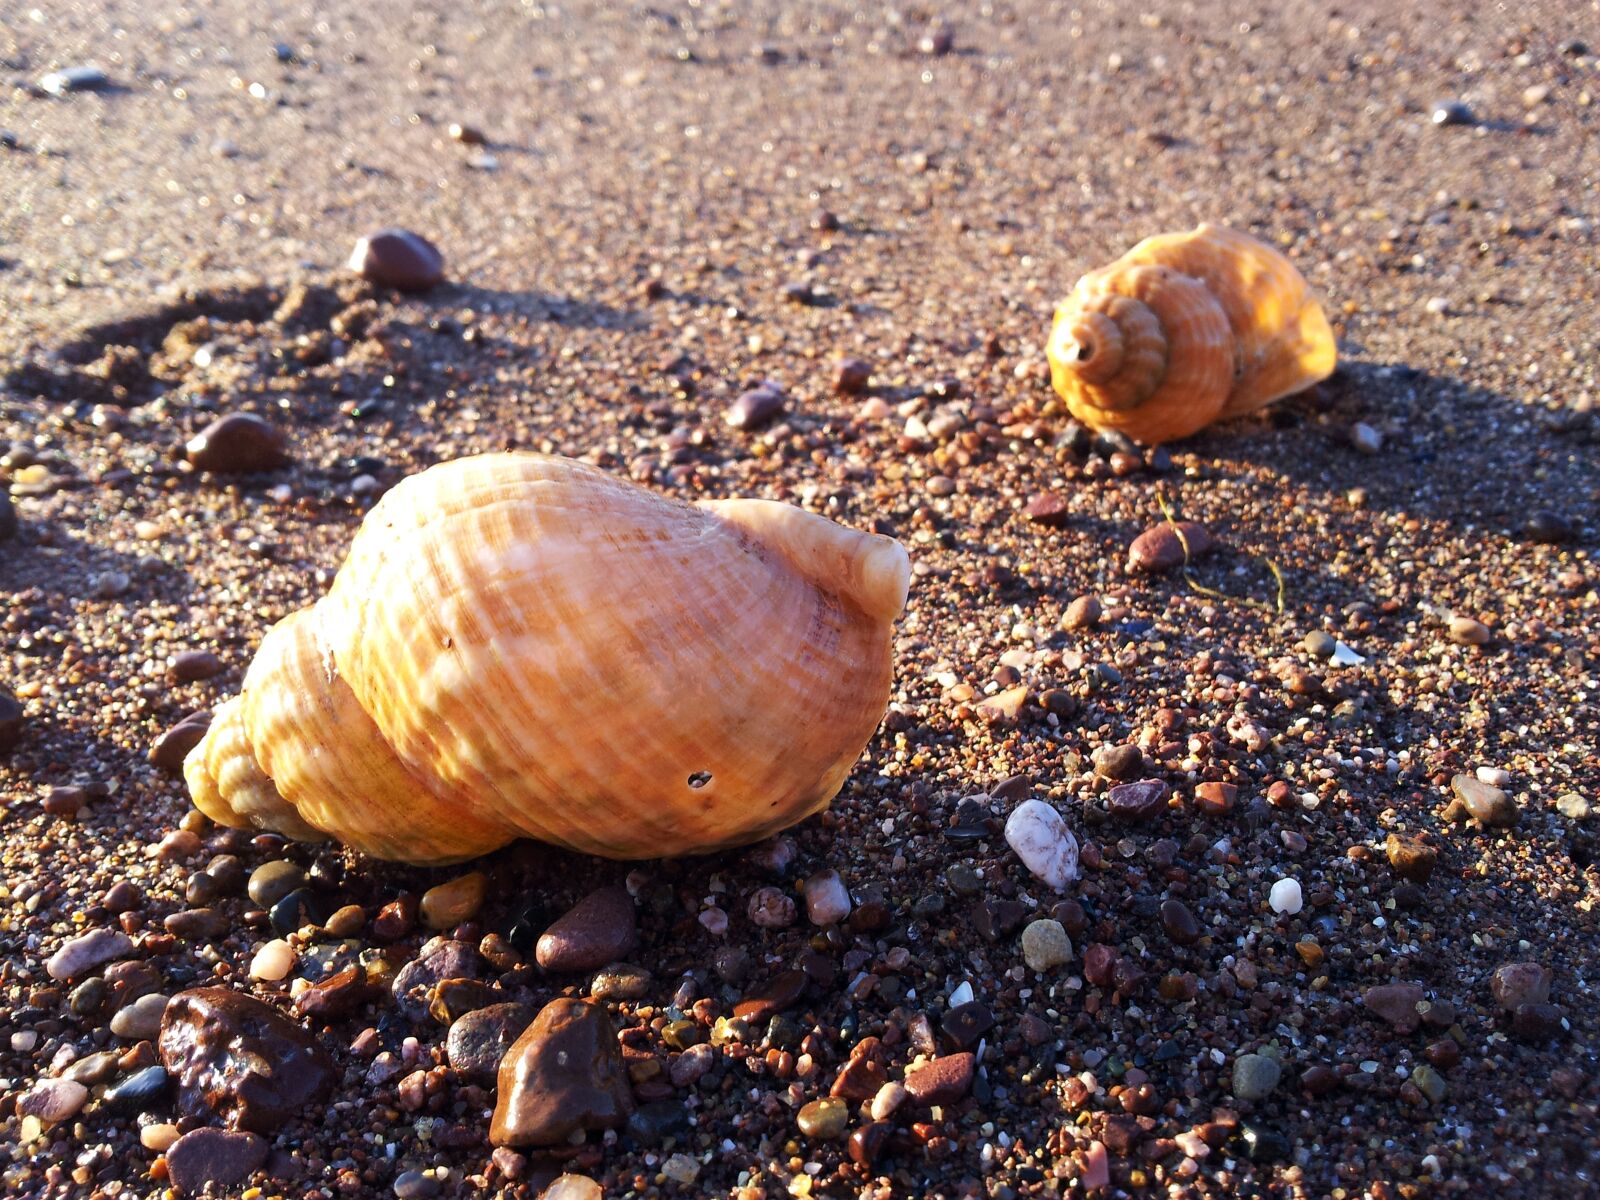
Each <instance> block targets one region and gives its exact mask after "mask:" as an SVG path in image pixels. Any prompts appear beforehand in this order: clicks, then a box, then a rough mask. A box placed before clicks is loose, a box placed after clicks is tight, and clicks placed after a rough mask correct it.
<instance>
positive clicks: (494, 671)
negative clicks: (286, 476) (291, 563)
mask: <svg viewBox="0 0 1600 1200" xmlns="http://www.w3.org/2000/svg"><path fill="white" fill-rule="evenodd" d="M909 581H910V567H909V563H908V561H907V558H906V552H905V550H904V548H903V547H901V545H900V544H899V543H898V542H896V541H894V540H893V539H892V538H887V537H880V536H877V535H875V534H867V533H858V532H856V531H854V530H850V529H846V528H844V527H842V526H840V525H836V524H834V523H833V522H832V521H829V520H827V519H826V518H825V517H820V516H816V515H814V514H811V513H807V512H804V511H802V510H801V509H798V508H795V507H792V506H790V505H787V504H780V503H776V502H773V501H766V500H723V501H709V502H705V503H702V504H700V505H697V506H695V507H688V506H685V505H682V504H678V503H675V502H673V501H670V500H666V499H663V498H662V497H660V496H657V495H655V494H654V493H652V492H649V491H646V490H645V489H643V488H640V487H637V486H635V485H634V484H631V483H627V482H624V481H622V480H619V479H616V478H613V477H612V476H609V475H607V474H605V473H604V472H601V471H598V470H595V469H593V468H591V467H587V466H584V465H582V464H580V463H577V462H573V461H571V460H569V459H563V458H554V457H546V456H543V455H534V454H491V455H484V456H481V457H476V458H466V459H460V460H458V461H455V462H451V463H446V464H443V465H441V466H437V467H433V468H431V469H430V470H427V471H424V472H422V473H421V474H419V475H416V476H413V477H411V478H409V479H407V480H405V481H404V482H402V483H401V484H399V485H398V486H397V487H395V488H394V489H393V490H392V491H390V492H389V493H388V494H387V495H386V496H384V498H383V499H382V500H381V501H380V502H379V503H378V504H377V505H376V506H375V507H374V508H373V510H372V511H371V513H369V514H368V515H367V518H366V520H365V521H364V522H363V524H362V526H361V529H360V531H359V532H358V533H357V534H356V537H355V540H354V543H353V544H352V545H351V547H350V553H349V557H348V558H347V559H346V560H345V563H344V565H343V566H342V567H341V568H340V570H339V573H338V575H337V576H336V577H335V579H334V582H333V586H332V588H331V589H330V591H329V592H328V594H327V596H325V597H324V598H323V599H321V600H320V601H318V602H317V603H316V604H314V605H312V606H311V607H310V608H307V609H303V610H301V611H300V612H297V613H294V614H293V615H291V616H289V617H288V618H286V619H285V620H283V621H280V622H279V623H278V624H277V625H276V626H274V627H273V628H272V629H271V630H270V631H269V632H268V633H267V636H266V638H265V639H264V640H263V642H262V644H261V648H260V650H259V651H258V652H257V654H256V657H255V660H254V661H253V662H252V663H251V666H250V669H249V671H248V672H247V674H246V676H245V680H244V687H243V690H242V691H241V693H240V695H239V696H237V697H236V698H234V699H232V700H229V701H227V702H226V703H224V704H223V705H222V706H221V707H220V708H218V709H217V713H216V717H215V719H214V720H213V721H212V724H211V728H210V730H209V732H208V733H207V735H206V737H205V740H204V741H202V742H201V743H200V744H199V745H198V746H196V747H195V748H194V750H193V751H191V752H190V754H189V756H188V758H187V759H186V760H185V763H184V774H185V776H186V777H187V779H188V783H189V789H190V792H191V794H192V795H193V797H194V802H195V805H196V806H197V807H198V808H199V809H200V810H201V811H202V812H204V813H205V814H206V815H207V816H209V817H212V818H213V819H215V820H217V821H219V822H221V823H223V824H225V825H235V826H254V827H257V828H263V829H272V830H277V831H279V832H281V833H284V834H287V835H289V836H291V837H295V838H302V839H314V838H320V837H323V836H332V837H335V838H337V839H339V840H340V841H342V842H344V843H346V844H347V845H350V846H353V847H355V848H357V849H360V850H363V851H366V852H367V853H369V854H372V855H375V856H377V857H380V858H390V859H401V860H405V861H410V862H417V863H431V862H447V861H451V860H459V859H462V858H468V857H471V856H473V855H476V854H481V853H484V852H486V851H489V850H492V849H494V848H496V847H498V846H501V845H504V844H505V843H506V842H509V841H511V840H512V839H513V838H517V837H523V836H526V837H533V838H538V839H540V840H542V841H546V842H553V843H555V844H557V845H561V846H567V847H571V848H573V849H575V850H581V851H586V852H589V853H594V854H601V855H605V856H607V857H610V858H652V857H656V856H658V855H674V854H684V853H694V852H701V851H709V850H714V849H717V848H720V847H724V846H730V845H737V844H740V843H744V842H750V841H755V840H756V839H759V838H762V837H765V836H767V835H768V834H770V833H773V832H775V831H777V830H779V829H782V828H784V827H785V826H788V825H792V824H793V823H795V822H796V821H799V820H800V819H802V818H803V817H805V816H807V815H809V814H810V813H813V812H815V811H817V810H819V809H821V808H823V807H825V806H826V805H827V803H828V801H829V800H831V799H832V798H833V796H834V794H835V793H836V792H837V791H838V790H839V788H840V787H841V786H842V785H843V783H844V780H845V778H846V776H847V775H848V774H849V772H850V769H851V767H852V766H853V765H854V763H855V760H856V758H857V757H858V756H859V755H860V753H861V750H862V748H863V747H864V746H865V745H866V742H867V740H868V738H870V737H871V735H872V732H873V730H874V729H875V728H876V727H877V724H878V721H879V720H880V719H881V717H882V716H883V713H884V710H885V707H886V706H887V704H888V698H889V690H890V685H891V677H892V663H891V647H890V635H891V629H892V626H893V623H894V620H895V618H896V617H897V616H898V615H899V613H900V611H901V609H902V608H903V607H904V605H905V600H906V589H907V586H908V584H909Z"/></svg>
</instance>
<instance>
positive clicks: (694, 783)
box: [689, 771, 711, 788]
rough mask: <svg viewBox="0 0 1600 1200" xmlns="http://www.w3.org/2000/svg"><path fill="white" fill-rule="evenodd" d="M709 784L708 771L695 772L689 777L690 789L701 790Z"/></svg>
mask: <svg viewBox="0 0 1600 1200" xmlns="http://www.w3.org/2000/svg"><path fill="white" fill-rule="evenodd" d="M710 782H711V772H710V771H696V772H695V773H694V774H693V775H691V776H689V786H690V787H692V788H703V787H705V786H706V784H708V783H710Z"/></svg>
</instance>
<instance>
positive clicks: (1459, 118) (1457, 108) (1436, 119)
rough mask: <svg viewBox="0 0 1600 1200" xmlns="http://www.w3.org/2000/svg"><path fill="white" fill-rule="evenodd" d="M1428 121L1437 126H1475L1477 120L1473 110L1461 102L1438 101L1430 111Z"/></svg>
mask: <svg viewBox="0 0 1600 1200" xmlns="http://www.w3.org/2000/svg"><path fill="white" fill-rule="evenodd" d="M1428 120H1430V121H1432V122H1433V123H1434V124H1435V125H1440V126H1445V125H1475V124H1477V118H1476V117H1475V116H1473V115H1472V110H1471V109H1470V108H1468V107H1467V106H1466V105H1465V104H1463V103H1462V102H1461V101H1459V100H1436V101H1434V103H1433V106H1432V107H1431V108H1430V109H1429V110H1428Z"/></svg>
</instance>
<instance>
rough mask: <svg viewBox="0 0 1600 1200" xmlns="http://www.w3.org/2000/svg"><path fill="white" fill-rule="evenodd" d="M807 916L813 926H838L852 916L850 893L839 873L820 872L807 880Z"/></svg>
mask: <svg viewBox="0 0 1600 1200" xmlns="http://www.w3.org/2000/svg"><path fill="white" fill-rule="evenodd" d="M805 891H806V915H807V916H809V917H810V918H811V923H812V924H813V925H837V924H838V923H839V922H840V921H842V920H844V919H845V918H846V917H848V916H849V915H850V891H849V889H848V888H846V887H845V886H844V880H842V879H840V878H839V872H837V871H818V872H817V873H816V874H815V875H813V876H812V877H811V878H810V879H807V880H806V887H805Z"/></svg>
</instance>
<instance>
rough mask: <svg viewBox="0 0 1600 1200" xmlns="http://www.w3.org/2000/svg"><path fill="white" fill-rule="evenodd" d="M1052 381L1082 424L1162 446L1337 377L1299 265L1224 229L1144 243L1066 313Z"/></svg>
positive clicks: (1077, 290) (1094, 281)
mask: <svg viewBox="0 0 1600 1200" xmlns="http://www.w3.org/2000/svg"><path fill="white" fill-rule="evenodd" d="M1046 355H1047V357H1048V358H1049V360H1050V378H1051V382H1053V383H1054V384H1055V389H1056V391H1057V392H1058V393H1059V394H1060V395H1061V398H1062V399H1063V400H1065V401H1066V403H1067V408H1068V409H1069V410H1071V412H1072V415H1073V416H1074V417H1076V418H1077V419H1078V420H1080V421H1082V422H1083V423H1084V424H1085V425H1089V426H1091V427H1092V428H1094V429H1101V430H1107V429H1113V430H1117V431H1118V432H1121V433H1125V434H1127V435H1128V436H1129V437H1131V438H1133V439H1135V440H1136V441H1140V442H1144V443H1145V444H1147V445H1153V444H1155V443H1158V442H1166V441H1172V440H1173V439H1175V438H1181V437H1187V436H1188V435H1189V434H1191V433H1194V432H1195V431H1196V430H1198V429H1201V428H1203V427H1204V426H1206V425H1209V424H1211V423H1212V422H1213V421H1219V420H1224V419H1226V418H1228V417H1237V416H1240V415H1242V414H1244V413H1247V412H1253V411H1254V410H1255V409H1258V408H1261V407H1263V406H1264V405H1267V404H1271V403H1272V402H1273V401H1274V400H1279V399H1282V398H1283V397H1284V396H1289V395H1293V394H1294V393H1295V392H1298V391H1302V390H1304V389H1305V388H1308V387H1310V386H1311V385H1312V384H1314V383H1316V382H1317V381H1318V380H1321V379H1326V378H1327V377H1328V376H1329V375H1331V374H1332V373H1333V368H1334V364H1335V360H1336V350H1335V347H1334V341H1333V330H1332V329H1331V328H1329V326H1328V319H1327V318H1326V317H1325V316H1323V313H1322V309H1321V308H1320V307H1319V306H1318V304H1317V301H1316V298H1315V297H1314V296H1312V295H1311V291H1310V289H1309V288H1308V287H1307V285H1306V281H1305V279H1304V278H1303V277H1302V276H1301V274H1300V272H1299V271H1297V270H1295V268H1294V264H1293V263H1291V262H1290V261H1289V260H1288V259H1287V258H1285V257H1284V256H1283V255H1281V254H1279V253H1278V252H1277V251H1276V250H1274V249H1273V248H1272V247H1270V246H1267V245H1264V244H1262V243H1261V242H1258V241H1256V239H1255V238H1253V237H1250V236H1248V235H1246V234H1243V233H1236V232H1234V231H1233V230H1231V229H1224V228H1222V227H1221V226H1219V225H1201V226H1200V228H1198V229H1196V230H1194V231H1193V232H1192V233H1167V234H1161V235H1160V236H1158V237H1152V238H1146V239H1145V240H1144V241H1142V242H1140V243H1139V244H1138V245H1137V246H1135V247H1134V248H1133V249H1132V250H1129V251H1128V252H1127V253H1126V254H1124V255H1123V256H1122V257H1121V258H1119V259H1118V260H1117V261H1116V262H1114V263H1112V264H1111V265H1110V266H1107V267H1101V268H1100V269H1099V270H1098V271H1091V272H1089V274H1087V275H1085V276H1084V277H1083V278H1082V279H1080V280H1078V283H1077V286H1076V287H1074V288H1073V289H1072V294H1071V295H1070V296H1068V297H1067V298H1066V299H1065V300H1064V301H1062V302H1061V304H1060V306H1059V307H1058V308H1057V309H1056V317H1055V324H1054V326H1053V327H1052V328H1051V331H1050V342H1049V344H1048V346H1047V347H1046Z"/></svg>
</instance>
